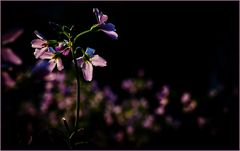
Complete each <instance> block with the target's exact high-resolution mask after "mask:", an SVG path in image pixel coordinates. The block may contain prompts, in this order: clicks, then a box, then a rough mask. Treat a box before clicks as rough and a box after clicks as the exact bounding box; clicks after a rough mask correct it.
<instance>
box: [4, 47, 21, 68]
mask: <svg viewBox="0 0 240 151" xmlns="http://www.w3.org/2000/svg"><path fill="white" fill-rule="evenodd" d="M2 58H3V60H4V61H9V62H11V63H13V64H15V65H20V64H22V60H21V59H20V58H19V57H18V56H17V55H16V54H15V53H14V52H13V51H12V49H10V48H5V47H3V48H2Z"/></svg>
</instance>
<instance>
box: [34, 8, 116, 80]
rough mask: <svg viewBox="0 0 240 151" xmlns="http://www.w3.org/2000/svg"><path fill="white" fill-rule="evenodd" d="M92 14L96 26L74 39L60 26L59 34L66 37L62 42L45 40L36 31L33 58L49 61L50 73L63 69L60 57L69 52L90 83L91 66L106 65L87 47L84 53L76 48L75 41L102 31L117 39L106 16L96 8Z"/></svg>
mask: <svg viewBox="0 0 240 151" xmlns="http://www.w3.org/2000/svg"><path fill="white" fill-rule="evenodd" d="M93 12H94V14H95V15H96V18H97V24H95V25H93V26H92V27H91V28H90V29H89V30H87V31H84V32H81V33H79V34H77V35H76V36H75V38H73V36H72V35H73V34H72V33H71V29H72V28H71V29H70V28H68V27H66V26H61V27H62V28H61V30H62V31H61V32H60V33H63V34H64V35H65V36H66V39H63V40H62V41H57V40H47V39H46V38H45V37H44V36H42V35H41V34H40V33H39V32H38V31H35V32H34V33H35V35H36V36H37V37H38V39H34V40H33V41H32V42H31V44H32V48H35V51H34V56H35V58H36V59H38V58H40V59H46V60H49V66H48V69H49V71H50V72H52V71H53V70H54V68H55V67H57V69H58V70H59V71H61V70H63V69H64V65H63V61H62V57H64V56H68V55H69V53H70V52H71V54H72V59H73V62H74V63H75V64H77V65H78V66H79V67H81V68H82V72H83V77H84V79H85V80H86V81H92V77H93V66H99V67H104V66H106V65H107V61H106V60H105V59H103V58H102V57H100V56H99V55H97V54H94V53H95V50H94V49H92V48H90V47H88V48H86V51H84V50H83V49H82V48H81V47H79V46H77V44H76V41H77V39H78V38H79V37H80V36H82V35H83V34H86V33H88V32H91V31H103V32H104V33H106V34H107V35H109V36H110V37H112V38H113V39H117V38H118V34H117V33H116V29H115V26H114V25H113V24H112V23H107V19H108V16H107V15H105V14H103V13H102V12H101V11H99V10H98V9H97V8H94V9H93ZM58 26H60V25H58ZM66 29H69V30H66ZM69 31H70V32H69ZM73 39H74V40H73ZM78 50H81V52H82V56H79V57H78V56H77V55H76V54H77V51H78ZM75 60H76V61H75Z"/></svg>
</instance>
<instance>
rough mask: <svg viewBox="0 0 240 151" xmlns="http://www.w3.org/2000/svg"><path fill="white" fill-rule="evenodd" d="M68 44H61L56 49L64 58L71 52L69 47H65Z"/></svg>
mask: <svg viewBox="0 0 240 151" xmlns="http://www.w3.org/2000/svg"><path fill="white" fill-rule="evenodd" d="M66 43H67V42H65V43H64V42H60V43H58V45H57V46H56V47H55V49H56V51H57V52H61V53H62V54H63V55H64V56H67V55H68V54H69V52H70V48H69V47H65V46H66Z"/></svg>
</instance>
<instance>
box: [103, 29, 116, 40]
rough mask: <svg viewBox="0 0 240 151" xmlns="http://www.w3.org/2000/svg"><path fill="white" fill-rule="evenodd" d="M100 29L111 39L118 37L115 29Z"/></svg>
mask: <svg viewBox="0 0 240 151" xmlns="http://www.w3.org/2000/svg"><path fill="white" fill-rule="evenodd" d="M101 31H103V32H104V33H106V34H107V35H108V36H110V37H111V38H113V39H118V34H117V33H116V32H115V31H106V30H101Z"/></svg>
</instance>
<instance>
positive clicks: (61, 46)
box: [55, 42, 64, 51]
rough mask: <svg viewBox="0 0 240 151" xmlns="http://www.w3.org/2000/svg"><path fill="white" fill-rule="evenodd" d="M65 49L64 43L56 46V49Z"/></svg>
mask: <svg viewBox="0 0 240 151" xmlns="http://www.w3.org/2000/svg"><path fill="white" fill-rule="evenodd" d="M63 49H64V44H63V43H62V42H61V43H59V44H58V46H56V47H55V50H56V51H62V50H63Z"/></svg>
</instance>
